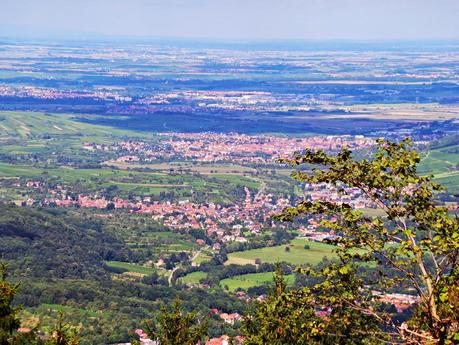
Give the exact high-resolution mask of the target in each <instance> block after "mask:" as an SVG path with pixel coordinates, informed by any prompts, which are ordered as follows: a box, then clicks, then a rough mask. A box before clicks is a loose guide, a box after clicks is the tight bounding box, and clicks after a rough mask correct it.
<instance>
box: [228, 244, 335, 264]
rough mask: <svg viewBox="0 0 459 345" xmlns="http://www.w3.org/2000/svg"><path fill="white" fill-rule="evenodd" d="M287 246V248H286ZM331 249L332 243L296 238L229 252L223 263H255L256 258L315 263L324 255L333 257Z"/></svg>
mask: <svg viewBox="0 0 459 345" xmlns="http://www.w3.org/2000/svg"><path fill="white" fill-rule="evenodd" d="M305 245H308V246H309V249H305ZM287 247H288V248H289V250H287V249H286V248H287ZM333 250H334V246H332V245H329V244H325V243H319V242H311V241H308V240H304V239H299V238H297V239H294V240H292V241H291V243H289V244H285V245H281V246H275V247H266V248H259V249H251V250H246V251H243V252H234V253H230V254H228V260H227V261H226V262H225V265H230V264H236V265H246V264H255V260H256V259H260V260H261V261H262V262H266V263H273V264H275V263H277V262H287V263H290V264H292V265H306V264H310V265H315V264H318V263H319V262H321V261H322V259H323V258H324V257H328V258H330V259H331V258H334V257H335V256H336V255H335V254H334V253H333Z"/></svg>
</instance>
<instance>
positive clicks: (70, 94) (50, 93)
mask: <svg viewBox="0 0 459 345" xmlns="http://www.w3.org/2000/svg"><path fill="white" fill-rule="evenodd" d="M0 97H17V98H37V99H46V100H57V99H76V98H78V99H82V98H87V99H96V100H104V101H117V102H130V101H132V97H129V96H123V95H120V94H119V93H117V92H108V91H102V90H61V89H54V88H47V87H46V88H45V87H39V86H14V87H13V86H9V85H0Z"/></svg>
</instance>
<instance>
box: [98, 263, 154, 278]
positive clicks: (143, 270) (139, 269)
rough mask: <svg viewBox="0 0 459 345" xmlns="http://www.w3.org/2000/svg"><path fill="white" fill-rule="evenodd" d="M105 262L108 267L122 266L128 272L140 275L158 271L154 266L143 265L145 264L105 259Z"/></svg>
mask: <svg viewBox="0 0 459 345" xmlns="http://www.w3.org/2000/svg"><path fill="white" fill-rule="evenodd" d="M105 264H106V265H107V266H109V267H114V268H122V269H125V270H127V271H128V272H133V273H139V274H142V275H149V274H152V273H154V272H158V270H157V269H156V268H153V267H145V266H141V265H136V264H130V263H128V262H120V261H106V262H105Z"/></svg>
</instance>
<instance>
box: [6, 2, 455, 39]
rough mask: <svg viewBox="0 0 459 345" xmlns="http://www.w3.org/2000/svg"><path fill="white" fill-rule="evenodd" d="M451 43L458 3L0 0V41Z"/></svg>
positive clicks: (453, 35) (453, 37)
mask: <svg viewBox="0 0 459 345" xmlns="http://www.w3.org/2000/svg"><path fill="white" fill-rule="evenodd" d="M93 34H98V35H110V36H139V37H144V36H148V37H176V38H215V39H236V40H251V39H321V40H322V39H330V40H336V39H353V40H390V39H459V0H0V36H3V37H7V36H18V35H20V36H24V35H29V36H31V35H33V36H43V37H49V38H55V37H65V36H67V35H68V36H70V37H75V36H76V37H78V35H81V37H84V36H86V37H87V36H89V35H93Z"/></svg>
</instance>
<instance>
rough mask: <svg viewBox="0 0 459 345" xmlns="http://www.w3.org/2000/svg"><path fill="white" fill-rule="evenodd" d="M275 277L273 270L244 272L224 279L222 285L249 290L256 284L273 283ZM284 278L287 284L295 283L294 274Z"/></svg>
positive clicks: (232, 289)
mask: <svg viewBox="0 0 459 345" xmlns="http://www.w3.org/2000/svg"><path fill="white" fill-rule="evenodd" d="M273 277H274V273H273V272H263V273H251V274H242V275H239V276H234V277H232V278H227V279H222V280H221V281H220V287H222V288H224V289H225V290H228V291H231V292H233V291H235V290H237V289H243V290H247V289H249V288H251V287H255V286H261V285H271V284H272V283H273ZM284 278H285V281H286V282H287V284H293V283H294V281H295V275H294V274H289V275H286V276H284Z"/></svg>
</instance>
